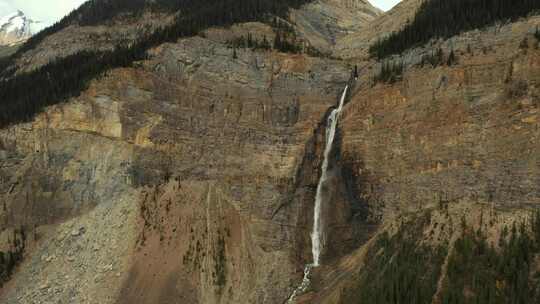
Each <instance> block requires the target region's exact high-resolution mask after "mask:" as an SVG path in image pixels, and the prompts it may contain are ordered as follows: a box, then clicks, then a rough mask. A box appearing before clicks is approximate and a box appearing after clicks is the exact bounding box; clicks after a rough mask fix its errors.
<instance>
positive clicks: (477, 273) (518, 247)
mask: <svg viewBox="0 0 540 304" xmlns="http://www.w3.org/2000/svg"><path fill="white" fill-rule="evenodd" d="M539 253H540V213H539V212H536V213H535V215H534V216H533V217H532V219H531V221H530V223H529V225H527V224H526V223H521V224H519V225H516V224H514V225H513V226H512V228H511V231H508V229H506V228H505V229H504V230H503V233H502V235H501V236H500V239H499V244H498V248H495V247H494V245H493V244H490V243H488V241H487V237H486V235H485V233H484V232H482V231H481V230H478V231H471V230H470V229H466V233H465V234H464V235H463V236H461V237H460V238H459V239H458V240H457V241H456V243H455V248H454V252H453V253H452V255H451V256H450V259H449V261H448V272H447V278H446V280H445V282H444V289H443V293H442V299H441V300H442V301H441V303H443V304H462V303H476V304H529V303H540V272H538V270H537V269H535V267H533V266H534V265H535V264H534V261H535V259H536V258H538V256H539Z"/></svg>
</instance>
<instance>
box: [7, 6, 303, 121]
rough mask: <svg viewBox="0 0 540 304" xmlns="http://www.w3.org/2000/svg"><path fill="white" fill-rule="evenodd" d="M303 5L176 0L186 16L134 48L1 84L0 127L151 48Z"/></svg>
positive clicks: (62, 63)
mask: <svg viewBox="0 0 540 304" xmlns="http://www.w3.org/2000/svg"><path fill="white" fill-rule="evenodd" d="M96 1H97V0H96ZM307 2H310V0H207V1H204V2H202V1H197V0H181V1H178V3H181V4H183V6H182V7H181V10H184V11H188V12H189V14H179V15H178V16H177V18H176V19H175V21H174V22H173V24H171V25H170V26H167V27H164V28H161V29H159V30H156V31H155V32H153V33H149V34H147V35H144V37H143V38H141V39H139V41H137V42H135V43H134V44H133V45H130V46H118V47H117V48H116V49H115V50H114V51H99V52H89V51H83V52H79V53H77V54H74V55H71V56H68V57H66V58H62V59H58V60H56V61H54V62H51V63H49V64H47V65H45V66H42V67H41V68H39V69H37V70H35V71H33V72H30V73H25V74H20V75H17V76H14V77H6V79H7V80H4V81H0V102H1V103H0V128H1V127H5V126H7V125H9V124H12V123H17V122H21V121H28V120H29V119H31V118H32V117H33V116H34V115H35V114H36V113H38V112H40V111H42V109H43V108H44V107H46V106H49V105H52V104H57V103H60V102H62V101H65V100H67V99H69V98H70V97H73V96H77V95H78V94H80V92H81V91H83V90H84V89H85V88H86V87H87V85H88V83H89V81H90V80H91V79H93V78H95V77H96V76H98V75H101V74H102V73H104V72H105V71H108V70H110V69H113V68H117V67H127V66H130V65H131V64H132V63H133V62H135V61H139V60H144V59H146V51H147V50H148V49H150V48H152V47H155V46H157V45H160V44H162V43H166V42H175V41H176V40H177V39H179V38H182V37H190V36H194V35H197V34H198V33H199V32H200V31H202V30H205V29H207V28H210V27H214V26H229V25H232V24H234V23H241V22H251V21H263V22H270V23H271V19H272V18H271V16H281V17H283V18H285V17H286V16H287V12H288V10H289V8H291V7H299V6H300V5H302V4H305V3H307ZM4 73H6V72H5V71H4ZM7 73H9V71H8V72H7ZM4 76H6V75H4ZM29 88H32V89H29Z"/></svg>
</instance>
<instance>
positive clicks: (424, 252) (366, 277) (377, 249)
mask: <svg viewBox="0 0 540 304" xmlns="http://www.w3.org/2000/svg"><path fill="white" fill-rule="evenodd" d="M430 219H431V214H430V213H426V214H424V215H422V216H419V217H418V218H415V219H413V220H410V221H406V222H404V223H402V224H401V226H400V227H399V229H398V232H397V233H396V234H394V235H390V234H389V233H388V232H384V233H382V234H381V235H380V236H379V237H378V239H377V242H376V243H375V245H374V246H373V247H372V248H370V249H369V252H368V254H367V256H366V261H368V262H367V263H366V265H365V266H364V268H363V269H362V270H361V272H360V280H359V281H358V284H357V287H356V288H354V287H353V288H352V289H351V290H349V291H346V298H345V300H344V301H343V302H342V303H361V304H364V303H366V304H367V303H369V304H400V303H415V304H430V303H431V302H432V299H433V295H434V294H435V292H436V291H437V283H438V281H439V277H440V273H441V266H442V264H443V262H444V259H445V257H446V255H447V253H446V251H447V246H446V244H440V245H436V246H430V245H428V244H422V243H421V240H420V238H419V236H422V234H423V230H424V229H425V227H426V226H427V225H429V221H430Z"/></svg>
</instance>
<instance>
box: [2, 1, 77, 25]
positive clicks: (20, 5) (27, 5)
mask: <svg viewBox="0 0 540 304" xmlns="http://www.w3.org/2000/svg"><path fill="white" fill-rule="evenodd" d="M84 2H86V0H0V18H1V17H3V16H5V15H8V14H10V13H13V12H15V11H16V10H21V11H23V12H24V14H25V15H26V16H27V17H28V18H31V19H34V20H36V21H41V22H43V23H42V24H41V25H40V26H39V27H40V28H38V29H41V28H42V27H45V26H49V25H51V24H53V23H54V22H56V21H58V20H60V19H62V17H64V16H65V15H67V14H68V13H69V12H71V11H72V10H74V9H75V8H77V7H79V6H80V5H81V4H83V3H84Z"/></svg>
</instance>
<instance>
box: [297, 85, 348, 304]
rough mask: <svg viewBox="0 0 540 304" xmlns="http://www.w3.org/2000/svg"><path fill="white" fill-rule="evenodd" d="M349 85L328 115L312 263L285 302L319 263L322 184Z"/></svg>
mask: <svg viewBox="0 0 540 304" xmlns="http://www.w3.org/2000/svg"><path fill="white" fill-rule="evenodd" d="M348 89H349V86H346V87H345V90H343V94H342V95H341V99H340V101H339V106H338V107H337V109H334V110H333V111H332V113H330V116H329V117H328V122H327V125H326V146H325V148H324V156H323V163H322V167H321V178H320V179H319V183H318V184H317V193H316V195H315V208H314V211H313V231H312V232H311V252H312V254H313V263H312V264H308V265H306V268H305V269H304V279H303V280H302V284H300V286H298V287H297V288H296V289H295V290H294V292H293V293H292V294H291V296H290V297H289V300H288V301H287V303H289V304H291V303H294V299H295V298H296V297H297V296H298V295H300V294H302V293H304V292H306V291H307V289H308V288H309V285H310V283H311V271H312V270H313V268H314V267H318V266H319V265H320V258H321V251H322V249H323V246H324V231H323V225H322V218H321V213H322V212H321V211H322V203H323V197H322V195H323V186H324V184H325V183H326V180H327V179H328V163H329V158H330V152H332V146H333V144H334V139H335V136H336V129H337V124H338V119H339V116H340V114H341V110H343V104H344V103H345V97H346V96H347V90H348Z"/></svg>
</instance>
